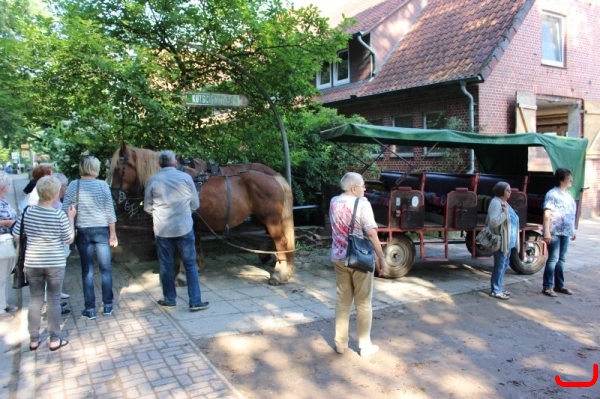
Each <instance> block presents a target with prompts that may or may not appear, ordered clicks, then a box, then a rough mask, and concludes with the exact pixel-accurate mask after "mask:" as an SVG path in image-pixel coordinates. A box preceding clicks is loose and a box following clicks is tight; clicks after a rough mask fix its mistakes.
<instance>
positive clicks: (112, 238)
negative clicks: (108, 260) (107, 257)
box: [109, 234, 119, 247]
mask: <svg viewBox="0 0 600 399" xmlns="http://www.w3.org/2000/svg"><path fill="white" fill-rule="evenodd" d="M109 242H110V246H111V247H116V246H117V245H119V240H118V239H117V235H116V234H114V235H111V236H110V239H109Z"/></svg>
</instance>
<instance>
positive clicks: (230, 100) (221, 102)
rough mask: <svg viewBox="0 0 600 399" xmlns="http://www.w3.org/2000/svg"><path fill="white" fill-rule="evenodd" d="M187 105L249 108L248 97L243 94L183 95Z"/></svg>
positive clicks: (203, 93)
mask: <svg viewBox="0 0 600 399" xmlns="http://www.w3.org/2000/svg"><path fill="white" fill-rule="evenodd" d="M183 101H184V102H185V105H187V106H191V107H224V108H233V107H247V106H248V104H249V103H250V102H249V101H248V97H246V96H244V95H242V94H221V93H209V92H197V93H183Z"/></svg>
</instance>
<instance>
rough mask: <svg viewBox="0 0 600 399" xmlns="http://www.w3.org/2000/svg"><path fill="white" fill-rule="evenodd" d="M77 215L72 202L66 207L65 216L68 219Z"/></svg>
mask: <svg viewBox="0 0 600 399" xmlns="http://www.w3.org/2000/svg"><path fill="white" fill-rule="evenodd" d="M75 215H77V208H75V205H74V204H71V205H69V209H67V216H68V217H69V218H70V219H73V218H74V217H75Z"/></svg>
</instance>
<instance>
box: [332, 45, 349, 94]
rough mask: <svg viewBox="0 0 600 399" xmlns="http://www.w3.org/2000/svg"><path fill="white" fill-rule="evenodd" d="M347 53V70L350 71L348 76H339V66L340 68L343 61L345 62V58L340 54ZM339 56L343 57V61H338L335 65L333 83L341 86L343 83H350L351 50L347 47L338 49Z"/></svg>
mask: <svg viewBox="0 0 600 399" xmlns="http://www.w3.org/2000/svg"><path fill="white" fill-rule="evenodd" d="M344 53H346V62H345V63H346V70H347V71H348V76H346V77H345V78H341V79H340V76H339V72H340V71H339V68H340V64H341V63H342V62H344V60H343V58H342V57H340V55H342V54H344ZM337 54H338V57H339V58H341V59H342V62H336V63H335V64H334V65H333V84H334V86H340V85H343V84H347V83H350V51H349V50H348V49H347V48H346V49H344V50H341V51H338V53H337Z"/></svg>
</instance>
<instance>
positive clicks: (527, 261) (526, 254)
mask: <svg viewBox="0 0 600 399" xmlns="http://www.w3.org/2000/svg"><path fill="white" fill-rule="evenodd" d="M525 234H526V235H525V242H523V243H521V246H522V248H523V257H521V254H520V253H519V251H517V250H516V249H515V248H513V250H512V252H511V254H510V267H512V269H513V270H514V271H515V272H517V273H519V274H535V273H537V272H539V271H540V270H541V269H542V268H543V267H544V266H545V264H546V259H548V255H547V254H546V255H542V254H543V252H544V245H545V243H544V240H543V237H542V235H541V234H540V233H538V232H537V231H528V232H527V233H525Z"/></svg>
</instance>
